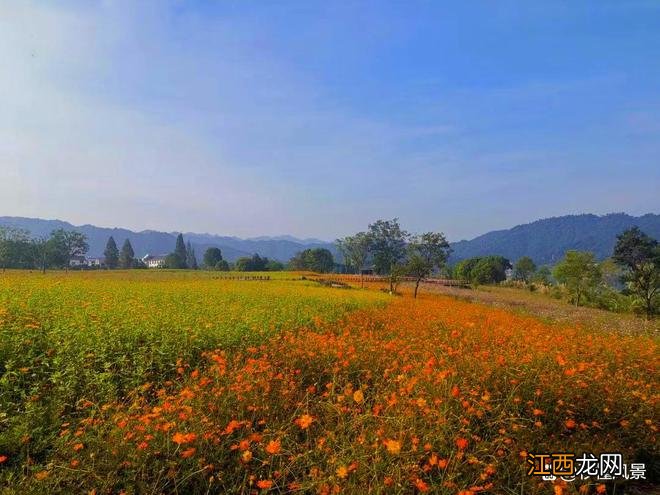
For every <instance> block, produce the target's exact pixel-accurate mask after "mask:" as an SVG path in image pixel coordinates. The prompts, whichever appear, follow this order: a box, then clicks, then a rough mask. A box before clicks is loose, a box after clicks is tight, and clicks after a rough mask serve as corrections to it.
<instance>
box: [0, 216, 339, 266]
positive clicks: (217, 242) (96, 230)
mask: <svg viewBox="0 0 660 495" xmlns="http://www.w3.org/2000/svg"><path fill="white" fill-rule="evenodd" d="M0 225H3V226H13V227H18V228H21V229H25V230H27V231H29V232H30V234H31V235H32V236H33V237H44V236H48V235H49V234H50V233H51V232H52V231H53V230H55V229H59V228H62V229H67V230H76V231H78V232H82V233H83V234H85V235H86V236H87V242H88V243H89V253H88V255H89V256H90V257H102V256H103V251H104V250H105V245H106V242H107V241H108V237H110V236H113V237H114V239H115V241H116V242H117V245H118V246H119V247H120V248H121V245H122V244H123V242H124V239H130V241H131V244H132V246H133V250H134V251H135V254H136V256H144V255H145V254H148V253H149V254H155V255H160V254H167V253H170V252H172V251H173V250H174V245H175V243H176V236H177V232H159V231H155V230H143V231H140V232H134V231H132V230H128V229H122V228H108V227H96V226H94V225H89V224H85V225H73V224H71V223H69V222H65V221H62V220H43V219H40V218H26V217H8V216H7V217H0ZM183 235H184V238H185V240H186V241H190V242H191V243H192V245H193V247H194V248H195V251H196V253H197V258H198V261H200V262H201V259H202V256H203V255H204V251H205V250H206V249H208V248H209V247H219V248H220V249H221V250H222V256H223V257H224V258H225V259H226V260H228V261H235V260H237V259H238V258H240V257H241V256H251V255H252V254H254V253H258V254H259V255H260V256H266V257H268V258H271V259H276V260H279V261H283V262H286V261H289V259H291V258H292V257H293V256H294V255H295V254H296V253H297V252H298V251H301V250H303V249H307V248H310V247H325V248H328V249H330V250H331V251H332V253H333V254H335V255H336V254H337V253H336V248H335V246H334V245H333V244H330V243H323V242H316V243H307V242H305V241H304V240H299V241H298V242H296V241H294V240H292V239H295V238H294V237H292V236H280V237H281V239H279V240H278V239H276V238H264V240H254V239H240V238H238V237H230V236H219V235H213V234H195V233H184V234H183ZM285 238H286V239H285Z"/></svg>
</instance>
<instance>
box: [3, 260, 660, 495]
mask: <svg viewBox="0 0 660 495" xmlns="http://www.w3.org/2000/svg"><path fill="white" fill-rule="evenodd" d="M658 364H659V353H658V346H657V339H656V338H655V337H653V336H652V335H649V334H648V333H647V334H645V335H642V336H637V335H625V334H621V333H613V332H609V331H605V330H601V329H599V328H591V327H585V326H583V325H571V324H565V323H562V324H553V323H549V322H543V321H541V320H539V319H537V318H534V317H532V316H527V315H523V314H518V313H513V312H511V311H508V310H505V309H498V308H494V307H490V306H485V305H480V304H476V303H470V302H465V301H461V300H458V299H456V298H452V297H447V296H442V295H438V294H430V293H422V295H421V296H420V297H419V298H418V299H417V300H414V299H412V297H410V295H408V294H404V295H403V296H401V297H397V296H389V295H387V294H385V293H383V292H381V291H378V290H369V289H367V290H360V289H356V288H353V289H337V288H327V287H321V286H320V285H318V284H316V283H315V282H311V281H308V280H300V274H291V273H288V274H287V273H284V274H279V275H278V279H277V280H275V279H271V280H268V281H241V280H224V279H222V275H221V274H218V273H194V272H183V273H170V272H164V271H163V272H161V271H133V272H112V273H103V272H100V273H73V272H71V273H68V274H67V273H48V274H46V275H41V274H38V273H32V274H28V273H18V272H7V273H4V274H0V372H1V374H2V377H1V378H0V394H1V395H0V460H1V462H2V464H0V486H4V487H5V488H4V489H3V490H4V491H3V493H12V494H13V493H90V492H91V493H96V494H102V493H113V494H115V493H122V492H123V493H267V492H270V493H293V492H300V493H323V494H330V493H342V492H345V493H367V492H370V493H415V492H429V493H440V494H452V495H455V494H463V495H465V494H470V493H511V494H514V493H515V494H528V493H532V494H535V493H550V494H555V495H557V494H563V493H567V494H568V493H617V494H619V493H637V492H643V491H645V490H648V489H649V486H650V484H649V481H648V480H647V482H646V483H640V482H635V483H631V484H624V481H623V480H622V481H617V482H616V483H617V484H616V485H615V484H614V483H604V484H603V483H602V482H597V481H595V480H588V481H587V480H585V481H580V480H576V481H575V482H571V483H566V482H564V481H555V482H551V481H542V480H541V479H539V478H532V477H529V476H527V474H526V472H527V466H526V462H525V457H526V455H527V454H528V453H529V452H575V453H582V452H591V453H594V454H596V455H598V454H599V453H601V452H621V453H623V455H624V459H625V461H626V462H643V463H646V465H647V478H649V479H650V478H652V477H653V476H657V473H656V474H655V475H654V474H653V469H656V470H657V460H658V445H657V443H658V442H657V418H658V414H657V400H658V397H659V393H658ZM654 464H655V467H654ZM656 481H657V480H656ZM628 483H630V482H628Z"/></svg>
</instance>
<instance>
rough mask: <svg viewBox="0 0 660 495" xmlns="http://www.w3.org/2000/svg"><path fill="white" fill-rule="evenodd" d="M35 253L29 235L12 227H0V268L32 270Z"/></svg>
mask: <svg viewBox="0 0 660 495" xmlns="http://www.w3.org/2000/svg"><path fill="white" fill-rule="evenodd" d="M35 260H36V253H35V250H34V246H33V243H32V242H31V241H30V238H29V233H28V232H27V231H25V230H22V229H16V228H13V227H0V268H2V269H3V270H4V269H5V268H32V267H33V266H34V265H35Z"/></svg>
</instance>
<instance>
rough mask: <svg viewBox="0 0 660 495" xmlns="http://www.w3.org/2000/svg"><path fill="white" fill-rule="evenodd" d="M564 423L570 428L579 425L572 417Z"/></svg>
mask: <svg viewBox="0 0 660 495" xmlns="http://www.w3.org/2000/svg"><path fill="white" fill-rule="evenodd" d="M564 425H566V428H568V429H569V430H572V429H574V428H575V427H576V426H577V423H576V422H575V421H573V420H572V419H567V420H566V422H565V423H564Z"/></svg>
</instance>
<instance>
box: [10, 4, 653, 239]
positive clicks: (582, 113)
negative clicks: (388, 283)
mask: <svg viewBox="0 0 660 495" xmlns="http://www.w3.org/2000/svg"><path fill="white" fill-rule="evenodd" d="M0 67H1V69H2V70H0V109H1V110H0V171H1V172H2V176H1V180H0V215H3V214H4V215H23V216H38V217H42V218H61V219H64V220H69V221H71V222H73V223H93V224H97V225H103V226H123V227H128V228H133V229H144V228H152V229H161V230H182V231H206V232H212V233H218V234H227V235H239V236H256V235H262V234H263V235H275V234H282V233H289V234H294V235H298V236H303V237H307V236H314V237H320V238H324V239H332V238H334V237H336V236H339V235H344V234H347V233H351V232H354V231H356V230H360V229H364V228H366V226H367V224H368V223H369V222H371V221H373V220H376V219H378V218H391V217H394V216H398V217H399V218H400V219H401V222H402V224H403V225H404V227H406V228H407V229H408V230H411V231H416V232H419V231H425V230H441V231H444V232H445V233H446V234H447V235H448V237H449V238H450V239H451V240H458V239H461V238H470V237H473V236H475V235H478V234H480V233H483V232H485V231H488V230H492V229H496V228H505V227H510V226H513V225H515V224H518V223H524V222H527V221H532V220H534V219H537V218H541V217H548V216H556V215H562V214H567V213H580V212H592V213H607V212H613V211H626V212H628V213H632V214H640V213H646V212H655V213H657V212H659V211H660V194H659V191H660V2H659V1H657V0H631V1H621V0H612V1H607V0H605V1H604V0H597V1H574V0H570V1H565V2H562V1H541V0H538V1H533V2H523V1H516V2H513V1H511V2H509V1H497V2H493V1H470V2H440V1H426V2H424V1H410V0H406V1H396V2H395V1H390V2H385V1H382V2H369V1H359V2H358V1H355V2H354V1H339V2H321V1H318V2H317V1H299V2H293V1H278V2H257V1H254V2H251V1H225V2H210V1H209V2H201V1H199V2H195V1H183V0H181V1H171V2H168V1H160V0H159V1H138V2H136V1H128V0H127V1H120V2H113V1H104V2H90V1H80V2H64V1H48V2H44V1H35V2H30V1H26V0H4V1H3V2H2V3H0Z"/></svg>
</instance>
